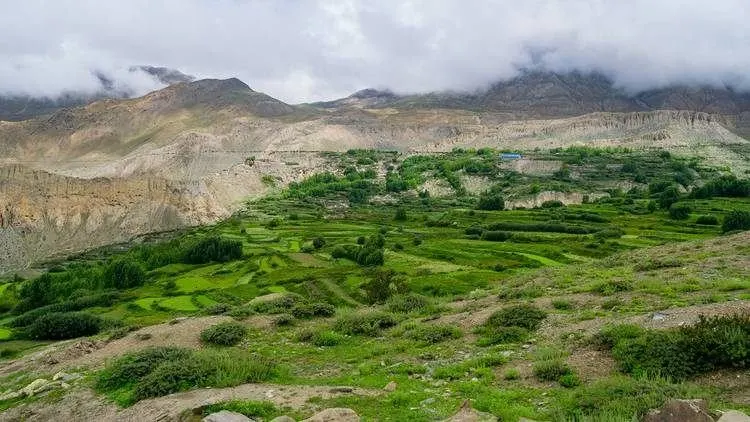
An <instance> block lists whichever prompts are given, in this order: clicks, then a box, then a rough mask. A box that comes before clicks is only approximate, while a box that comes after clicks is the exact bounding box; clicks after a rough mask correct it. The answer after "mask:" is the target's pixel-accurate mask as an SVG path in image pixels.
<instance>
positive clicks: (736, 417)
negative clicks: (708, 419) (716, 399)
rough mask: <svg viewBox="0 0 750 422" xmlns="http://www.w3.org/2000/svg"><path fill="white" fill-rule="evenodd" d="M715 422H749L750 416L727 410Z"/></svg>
mask: <svg viewBox="0 0 750 422" xmlns="http://www.w3.org/2000/svg"><path fill="white" fill-rule="evenodd" d="M717 422H750V416H747V415H746V414H744V413H742V412H738V411H736V410H727V411H726V412H723V413H722V414H721V417H720V418H719V420H718V421H717Z"/></svg>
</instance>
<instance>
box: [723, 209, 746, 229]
mask: <svg viewBox="0 0 750 422" xmlns="http://www.w3.org/2000/svg"><path fill="white" fill-rule="evenodd" d="M735 230H750V211H740V210H732V211H730V212H729V214H727V215H726V217H724V222H723V223H722V225H721V231H723V232H724V233H726V232H731V231H735Z"/></svg>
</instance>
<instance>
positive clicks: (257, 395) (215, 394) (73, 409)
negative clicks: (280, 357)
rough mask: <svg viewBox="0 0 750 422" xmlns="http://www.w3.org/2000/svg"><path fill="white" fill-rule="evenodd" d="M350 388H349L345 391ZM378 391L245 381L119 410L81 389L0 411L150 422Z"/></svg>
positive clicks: (18, 416) (32, 417)
mask: <svg viewBox="0 0 750 422" xmlns="http://www.w3.org/2000/svg"><path fill="white" fill-rule="evenodd" d="M346 391H349V390H346ZM381 393H382V391H379V390H363V389H360V388H354V389H351V390H350V392H344V391H340V390H335V389H334V388H333V387H328V386H290V385H276V384H243V385H239V386H237V387H230V388H216V389H212V388H204V389H200V390H193V391H186V392H184V393H176V394H172V395H169V396H165V397H158V398H155V399H150V400H143V401H140V402H138V403H136V404H135V405H133V406H132V407H129V408H126V409H118V407H117V406H116V405H114V404H112V403H109V402H106V401H105V400H104V399H103V398H101V397H98V396H96V395H95V394H94V393H93V392H92V391H91V390H88V389H85V388H80V389H76V390H73V391H71V392H70V393H68V394H67V395H66V396H65V397H64V398H63V399H62V400H60V401H59V402H57V403H44V402H36V403H30V404H28V405H22V406H19V407H16V408H12V409H8V410H6V411H5V412H3V413H0V422H5V421H18V420H24V421H65V422H77V421H81V422H84V421H85V422H88V421H97V422H105V421H113V422H114V421H117V422H148V421H177V420H179V416H180V414H182V413H183V412H185V411H189V410H191V409H197V408H200V407H203V406H208V405H210V404H214V403H218V402H222V401H227V400H259V401H269V402H272V403H274V404H275V405H276V406H278V407H280V408H284V407H290V408H294V409H303V408H306V407H308V406H309V405H308V403H307V402H308V400H309V399H310V398H312V397H320V398H322V399H329V398H333V397H338V396H342V395H352V394H354V395H360V396H372V395H377V394H381Z"/></svg>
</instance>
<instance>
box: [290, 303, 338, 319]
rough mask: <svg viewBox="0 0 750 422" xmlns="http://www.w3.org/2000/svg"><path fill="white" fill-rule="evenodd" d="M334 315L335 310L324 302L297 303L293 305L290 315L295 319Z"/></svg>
mask: <svg viewBox="0 0 750 422" xmlns="http://www.w3.org/2000/svg"><path fill="white" fill-rule="evenodd" d="M335 313H336V308H335V307H334V306H333V305H331V304H328V303H325V302H315V303H298V304H297V305H295V306H294V307H293V308H292V310H291V314H292V315H293V316H294V317H295V318H299V319H306V318H312V317H329V316H332V315H333V314H335Z"/></svg>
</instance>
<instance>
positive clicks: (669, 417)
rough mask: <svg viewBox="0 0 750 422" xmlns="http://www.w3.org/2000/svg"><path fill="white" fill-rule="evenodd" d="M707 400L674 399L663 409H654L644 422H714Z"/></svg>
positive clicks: (645, 417)
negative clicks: (709, 412)
mask: <svg viewBox="0 0 750 422" xmlns="http://www.w3.org/2000/svg"><path fill="white" fill-rule="evenodd" d="M713 421H714V419H713V418H712V417H711V415H709V414H708V405H707V403H706V401H705V400H678V399H672V400H669V401H667V402H666V403H664V406H662V407H661V409H652V410H650V411H649V412H648V414H646V416H644V417H643V419H642V422H713Z"/></svg>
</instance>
